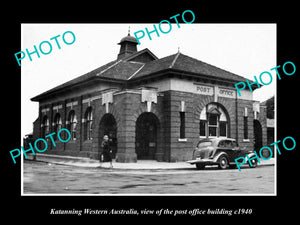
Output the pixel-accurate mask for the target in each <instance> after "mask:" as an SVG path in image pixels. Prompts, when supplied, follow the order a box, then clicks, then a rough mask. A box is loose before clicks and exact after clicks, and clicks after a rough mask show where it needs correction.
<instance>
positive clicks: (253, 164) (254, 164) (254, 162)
mask: <svg viewBox="0 0 300 225" xmlns="http://www.w3.org/2000/svg"><path fill="white" fill-rule="evenodd" d="M248 164H249V167H250V168H255V167H257V159H251V165H252V166H251V165H250V161H248Z"/></svg>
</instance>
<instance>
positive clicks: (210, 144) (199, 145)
mask: <svg viewBox="0 0 300 225" xmlns="http://www.w3.org/2000/svg"><path fill="white" fill-rule="evenodd" d="M208 146H212V142H211V141H200V142H199V143H198V146H197V147H198V148H205V147H208Z"/></svg>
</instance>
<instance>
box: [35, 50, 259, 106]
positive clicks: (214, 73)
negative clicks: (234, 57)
mask: <svg viewBox="0 0 300 225" xmlns="http://www.w3.org/2000/svg"><path fill="white" fill-rule="evenodd" d="M145 55H147V57H148V60H146V62H143V60H141V58H143V56H145ZM149 59H150V60H149ZM167 73H177V74H180V76H181V77H189V76H192V77H194V78H202V79H212V80H219V81H223V82H228V83H231V84H234V83H237V82H241V81H245V78H244V77H242V76H239V75H236V74H234V73H231V72H228V71H226V70H223V69H220V68H218V67H216V66H213V65H210V64H208V63H205V62H202V61H200V60H198V59H195V58H192V57H190V56H187V55H184V54H182V53H180V52H177V53H176V54H173V55H170V56H166V57H164V58H161V59H158V58H157V57H156V56H155V55H154V54H153V53H152V52H151V51H150V50H149V49H147V48H146V49H144V50H141V51H138V52H135V53H133V54H132V55H130V56H127V57H125V58H122V59H120V60H114V61H111V62H109V63H107V64H105V65H103V66H100V67H98V68H97V69H95V70H92V71H90V72H88V73H86V74H84V75H81V76H79V77H77V78H75V79H72V80H70V81H68V82H66V83H63V84H61V85H59V86H56V87H54V88H52V89H50V90H48V91H46V92H44V93H42V94H40V95H37V96H35V97H33V98H32V99H31V100H32V101H39V100H41V99H43V98H45V97H48V96H49V95H51V94H54V93H57V92H60V91H63V90H64V89H67V88H70V87H73V86H74V85H80V84H81V83H84V82H88V81H90V80H93V79H96V80H97V79H98V80H102V81H108V82H121V83H126V82H128V83H130V82H135V81H138V80H142V79H149V78H151V77H153V76H155V75H157V74H159V75H160V76H164V75H166V74H167ZM253 88H255V87H252V89H253Z"/></svg>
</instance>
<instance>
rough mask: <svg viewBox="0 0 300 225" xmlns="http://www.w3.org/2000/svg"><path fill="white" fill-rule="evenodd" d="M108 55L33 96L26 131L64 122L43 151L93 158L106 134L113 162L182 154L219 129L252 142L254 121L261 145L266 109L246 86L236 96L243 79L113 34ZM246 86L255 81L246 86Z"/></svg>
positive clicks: (40, 133) (44, 130)
mask: <svg viewBox="0 0 300 225" xmlns="http://www.w3.org/2000/svg"><path fill="white" fill-rule="evenodd" d="M119 45H120V52H119V54H118V55H117V57H116V60H114V61H112V62H109V63H107V64H105V65H103V66H101V67H99V68H97V69H95V70H93V71H91V72H88V73H86V74H84V75H82V76H79V77H78V78H75V79H73V80H71V81H69V82H66V83H64V84H62V85H59V86H57V87H55V88H53V89H51V90H48V91H46V92H44V93H42V94H40V95H38V96H36V97H34V98H32V99H31V100H32V101H37V102H39V117H38V118H37V119H36V120H35V122H34V131H33V135H34V138H39V137H42V138H44V137H45V136H46V135H47V134H49V133H52V132H57V131H58V130H60V129H61V128H63V127H65V128H68V129H69V131H70V132H71V135H72V138H71V140H70V141H69V142H67V143H62V142H60V141H57V142H56V147H54V146H52V143H51V140H48V143H49V145H48V146H49V147H48V150H47V151H46V152H45V153H48V154H60V155H73V156H81V157H90V158H95V159H98V158H99V153H100V152H101V151H102V149H101V144H100V143H101V141H102V138H103V135H105V134H108V135H109V137H110V139H111V140H112V148H113V152H114V154H115V157H116V160H117V161H118V162H136V161H137V160H142V159H156V160H158V161H168V162H175V161H184V160H188V159H190V158H191V155H192V151H193V149H194V146H195V144H196V142H197V141H198V140H199V138H204V137H215V136H227V137H231V138H235V139H237V141H238V143H239V144H240V146H245V147H248V148H253V147H254V137H255V135H254V123H255V122H254V121H256V123H257V122H258V123H259V125H260V126H261V127H262V129H261V133H260V134H259V136H260V137H261V138H260V141H261V144H262V145H266V143H264V142H265V140H266V127H265V125H266V116H265V115H264V114H266V112H265V110H261V109H260V107H259V105H258V103H257V102H254V101H253V99H252V92H251V91H250V90H246V89H245V90H243V91H241V92H242V96H241V97H237V93H236V90H235V88H234V84H235V83H237V82H240V81H244V80H245V78H243V77H241V76H238V75H235V74H233V73H230V72H228V71H225V70H222V69H220V68H217V67H215V66H212V65H209V64H207V63H204V62H202V61H199V60H197V59H194V58H192V57H189V56H187V55H184V54H182V53H180V52H177V53H176V54H173V55H170V56H167V57H164V58H161V59H158V58H157V57H156V56H155V55H154V54H153V53H152V52H151V51H150V50H149V49H147V48H146V49H143V50H141V51H137V41H136V39H135V38H134V37H132V36H130V35H129V34H128V36H126V37H124V38H122V39H121V41H120V43H119ZM252 88H255V87H253V86H252Z"/></svg>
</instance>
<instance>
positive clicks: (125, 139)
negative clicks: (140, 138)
mask: <svg viewBox="0 0 300 225" xmlns="http://www.w3.org/2000/svg"><path fill="white" fill-rule="evenodd" d="M122 95H123V96H122V97H121V98H122V106H121V107H120V110H122V113H120V117H121V118H120V121H119V124H118V134H117V138H118V152H117V155H116V161H117V162H124V163H129V162H136V161H137V155H136V153H135V125H136V119H135V118H134V116H133V114H134V113H133V111H134V108H133V102H134V99H133V97H134V96H133V95H134V94H131V93H124V94H122Z"/></svg>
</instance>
